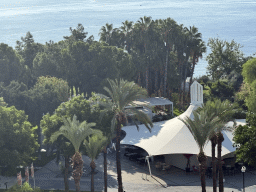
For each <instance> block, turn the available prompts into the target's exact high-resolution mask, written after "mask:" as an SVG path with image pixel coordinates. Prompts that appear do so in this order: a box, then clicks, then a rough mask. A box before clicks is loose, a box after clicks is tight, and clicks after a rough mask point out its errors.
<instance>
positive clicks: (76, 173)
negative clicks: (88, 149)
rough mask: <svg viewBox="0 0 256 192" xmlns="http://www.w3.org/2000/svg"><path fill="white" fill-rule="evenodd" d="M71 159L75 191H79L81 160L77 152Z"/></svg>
mask: <svg viewBox="0 0 256 192" xmlns="http://www.w3.org/2000/svg"><path fill="white" fill-rule="evenodd" d="M72 159H73V178H74V181H75V186H76V191H77V192H79V191H80V178H81V176H82V173H83V159H82V156H81V154H80V153H79V152H76V153H75V154H74V156H73V157H72Z"/></svg>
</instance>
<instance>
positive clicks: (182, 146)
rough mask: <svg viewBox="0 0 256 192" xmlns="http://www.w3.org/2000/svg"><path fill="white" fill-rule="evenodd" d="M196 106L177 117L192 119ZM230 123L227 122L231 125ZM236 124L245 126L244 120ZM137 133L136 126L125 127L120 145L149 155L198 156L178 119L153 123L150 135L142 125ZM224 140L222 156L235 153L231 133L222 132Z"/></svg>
mask: <svg viewBox="0 0 256 192" xmlns="http://www.w3.org/2000/svg"><path fill="white" fill-rule="evenodd" d="M197 107H198V106H197V105H190V107H189V108H188V109H187V110H186V111H185V112H184V113H183V114H181V115H180V116H179V117H181V118H183V117H185V116H188V117H190V118H193V113H192V111H193V110H195V109H196V108H197ZM231 123H232V122H229V124H231ZM237 124H238V125H239V124H242V125H244V124H245V120H237ZM139 127H140V129H139V132H138V131H137V128H136V126H125V127H123V128H122V129H123V130H124V131H125V132H126V137H125V138H124V139H123V140H122V141H121V144H130V145H135V146H138V147H141V148H143V149H144V150H145V151H147V152H148V154H149V155H164V154H186V153H188V154H198V152H199V148H198V146H197V144H196V142H195V140H194V138H193V136H192V134H191V133H190V131H189V129H188V128H187V126H186V125H185V124H184V123H183V122H182V121H180V120H179V119H178V117H176V118H173V119H170V120H167V121H162V122H157V123H154V127H153V128H152V132H151V133H150V132H149V131H148V129H147V128H146V127H145V126H144V125H140V126H139ZM223 135H224V138H225V140H224V141H223V143H222V144H223V145H222V155H225V154H228V153H230V152H233V151H235V148H234V147H233V146H232V144H233V142H232V138H233V136H232V133H230V132H223ZM204 151H205V154H206V155H207V156H211V143H210V142H209V143H208V144H207V145H206V147H205V149H204Z"/></svg>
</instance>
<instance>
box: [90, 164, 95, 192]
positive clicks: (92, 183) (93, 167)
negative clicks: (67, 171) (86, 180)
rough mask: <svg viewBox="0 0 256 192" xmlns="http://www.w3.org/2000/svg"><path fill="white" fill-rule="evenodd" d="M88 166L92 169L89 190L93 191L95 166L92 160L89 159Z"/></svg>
mask: <svg viewBox="0 0 256 192" xmlns="http://www.w3.org/2000/svg"><path fill="white" fill-rule="evenodd" d="M90 167H91V169H92V171H91V192H94V170H95V168H96V165H95V162H94V161H91V163H90Z"/></svg>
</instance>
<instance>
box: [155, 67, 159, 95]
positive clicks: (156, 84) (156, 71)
mask: <svg viewBox="0 0 256 192" xmlns="http://www.w3.org/2000/svg"><path fill="white" fill-rule="evenodd" d="M158 90H159V89H158V70H157V69H155V95H156V96H158V95H157V91H158Z"/></svg>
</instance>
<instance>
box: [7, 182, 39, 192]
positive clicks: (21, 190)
mask: <svg viewBox="0 0 256 192" xmlns="http://www.w3.org/2000/svg"><path fill="white" fill-rule="evenodd" d="M7 191H10V192H13V191H16V192H30V191H31V192H43V190H41V189H40V188H38V187H37V188H35V189H33V188H32V187H31V186H30V185H29V184H28V183H27V182H25V183H23V185H22V187H21V186H19V185H18V184H15V185H14V186H12V187H11V188H10V189H8V190H7Z"/></svg>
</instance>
